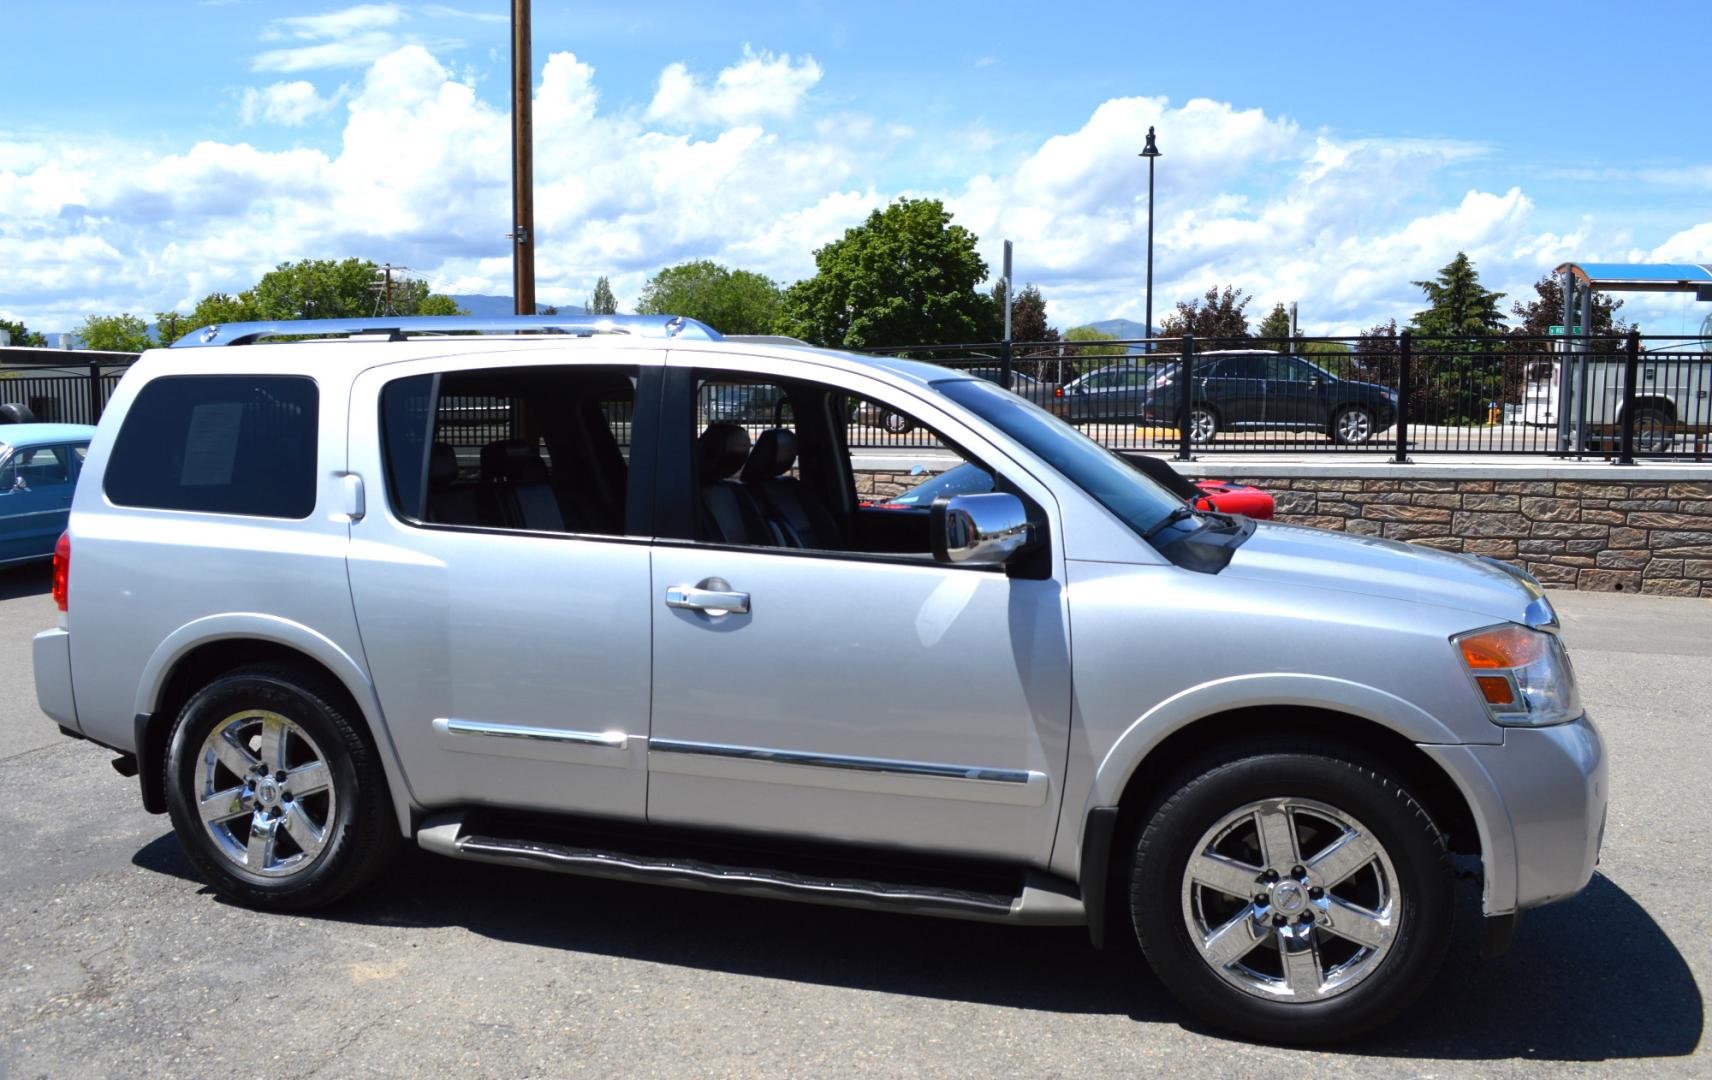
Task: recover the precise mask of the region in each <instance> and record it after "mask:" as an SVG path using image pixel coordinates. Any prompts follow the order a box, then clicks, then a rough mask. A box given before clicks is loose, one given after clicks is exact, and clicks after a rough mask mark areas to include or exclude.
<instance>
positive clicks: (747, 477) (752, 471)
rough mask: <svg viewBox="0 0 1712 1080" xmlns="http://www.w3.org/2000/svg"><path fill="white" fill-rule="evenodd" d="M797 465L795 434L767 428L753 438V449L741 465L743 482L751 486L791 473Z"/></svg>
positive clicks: (780, 429)
mask: <svg viewBox="0 0 1712 1080" xmlns="http://www.w3.org/2000/svg"><path fill="white" fill-rule="evenodd" d="M796 463H797V436H796V432H794V431H789V430H787V429H785V428H769V429H768V430H766V431H763V432H761V434H759V435H757V436H755V448H754V449H753V450H751V451H749V460H748V461H745V462H744V463H743V477H742V479H743V482H744V483H746V484H753V483H755V482H757V481H760V480H771V479H772V478H773V477H775V476H782V475H784V474H785V473H787V472H790V471H791V466H792V465H795V464H796Z"/></svg>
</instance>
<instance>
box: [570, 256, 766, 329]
mask: <svg viewBox="0 0 1712 1080" xmlns="http://www.w3.org/2000/svg"><path fill="white" fill-rule="evenodd" d="M601 280H602V281H604V280H606V279H605V278H602V279H601ZM608 295H609V296H610V295H611V290H610V289H609V290H608ZM782 300H783V294H782V293H781V292H780V291H779V287H778V285H776V284H774V283H773V280H772V279H771V278H768V277H765V276H763V275H761V274H756V273H751V272H750V271H748V270H728V269H726V268H725V267H723V266H720V265H719V264H718V263H714V262H709V261H708V260H706V259H697V260H695V261H693V262H687V263H680V264H678V265H677V266H668V267H667V268H666V269H664V270H662V271H660V272H659V273H657V274H655V275H654V276H653V277H651V278H649V279H648V284H646V285H644V286H643V287H642V299H641V300H640V301H638V302H637V304H636V312H637V314H639V315H682V316H683V317H684V318H686V319H698V320H700V321H701V322H704V323H706V324H708V325H709V326H711V327H713V328H714V329H715V330H718V331H719V332H720V333H722V334H767V333H771V332H772V331H773V327H774V324H776V323H777V322H778V319H779V309H780V304H781V302H782ZM592 303H593V301H591V304H592ZM615 306H616V305H615ZM607 314H611V313H610V312H608V313H607Z"/></svg>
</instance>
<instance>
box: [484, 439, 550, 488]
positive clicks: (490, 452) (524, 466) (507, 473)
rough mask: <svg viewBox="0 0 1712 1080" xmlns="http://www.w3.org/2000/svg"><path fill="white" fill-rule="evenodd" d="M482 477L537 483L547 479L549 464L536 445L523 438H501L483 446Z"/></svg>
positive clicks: (518, 482) (489, 479)
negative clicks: (543, 458) (542, 457)
mask: <svg viewBox="0 0 1712 1080" xmlns="http://www.w3.org/2000/svg"><path fill="white" fill-rule="evenodd" d="M481 469H482V479H483V480H487V481H489V482H492V481H495V480H505V481H508V482H510V483H513V484H535V483H541V482H543V481H545V480H546V479H547V465H546V463H545V462H543V461H542V460H541V455H540V454H538V453H537V452H536V451H535V446H534V444H533V443H530V442H528V441H526V440H523V439H500V440H498V441H496V442H490V443H488V444H487V445H486V446H484V447H482V452H481Z"/></svg>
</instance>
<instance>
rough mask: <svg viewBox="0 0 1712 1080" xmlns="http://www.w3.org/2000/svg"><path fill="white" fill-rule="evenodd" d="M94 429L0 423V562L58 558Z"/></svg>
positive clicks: (83, 426) (10, 562) (75, 426)
mask: <svg viewBox="0 0 1712 1080" xmlns="http://www.w3.org/2000/svg"><path fill="white" fill-rule="evenodd" d="M93 434H95V429H94V428H93V427H90V426H89V425H87V424H6V425H4V426H0V565H7V564H12V563H22V562H31V561H33V560H36V559H49V558H52V557H53V553H54V543H55V542H56V541H57V540H58V539H59V534H60V533H62V532H64V531H65V525H66V519H67V518H68V516H69V515H70V512H71V494H72V491H73V490H74V489H75V488H76V487H77V474H78V473H79V472H80V471H81V470H82V468H83V455H84V452H85V451H87V450H88V449H89V437H90V436H91V435H93Z"/></svg>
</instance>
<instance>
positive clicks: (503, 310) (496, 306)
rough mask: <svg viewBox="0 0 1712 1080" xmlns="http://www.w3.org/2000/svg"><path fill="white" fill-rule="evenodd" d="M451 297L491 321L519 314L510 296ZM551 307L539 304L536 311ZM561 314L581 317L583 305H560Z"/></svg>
mask: <svg viewBox="0 0 1712 1080" xmlns="http://www.w3.org/2000/svg"><path fill="white" fill-rule="evenodd" d="M451 296H452V299H453V300H455V301H456V302H457V304H458V306H459V307H461V308H463V309H464V310H465V311H467V312H469V313H470V314H471V315H479V316H481V317H483V318H488V319H491V318H496V317H498V316H501V315H515V314H517V305H516V304H514V303H513V302H512V300H511V297H509V296H486V295H484V294H482V293H452V294H451ZM550 306H551V305H549V304H541V303H537V304H536V305H535V310H536V311H538V312H539V311H541V310H542V309H543V308H547V307H550ZM559 314H560V315H581V314H583V306H582V305H581V304H560V305H559Z"/></svg>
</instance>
